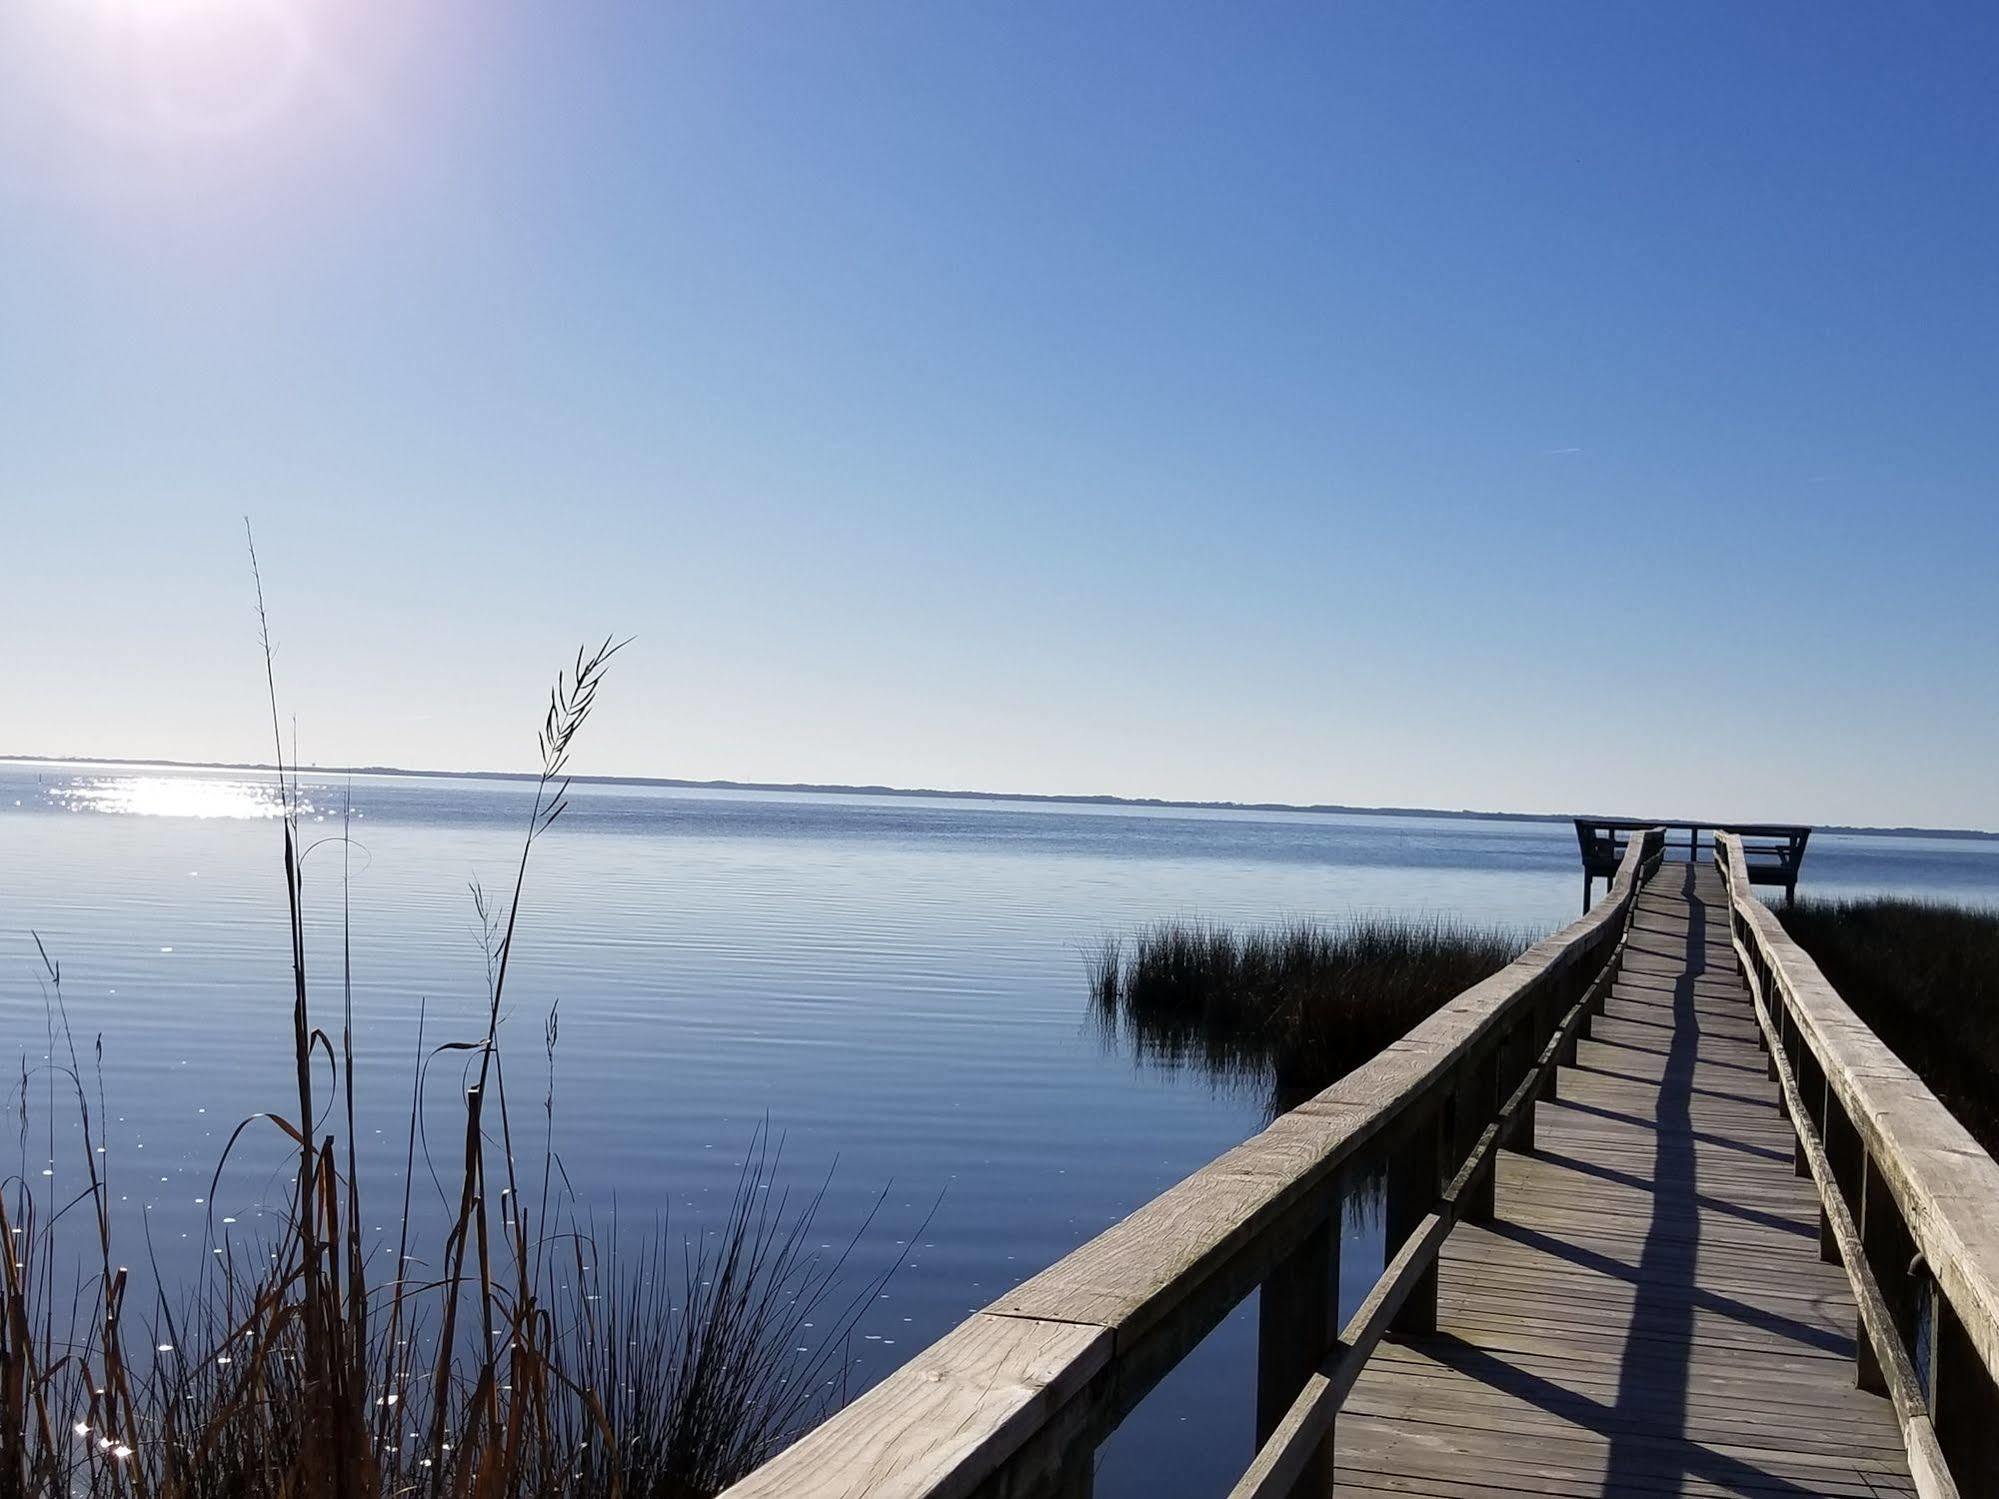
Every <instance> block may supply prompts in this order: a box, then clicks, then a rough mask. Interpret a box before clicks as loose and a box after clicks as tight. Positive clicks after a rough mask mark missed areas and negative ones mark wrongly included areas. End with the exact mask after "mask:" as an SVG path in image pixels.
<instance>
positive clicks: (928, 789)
mask: <svg viewBox="0 0 1999 1499" xmlns="http://www.w3.org/2000/svg"><path fill="white" fill-rule="evenodd" d="M0 764H11V765H118V766H130V767H135V768H144V767H148V766H153V767H158V768H160V769H164V770H256V771H269V772H271V773H272V774H276V773H277V771H278V767H277V766H275V765H272V764H270V763H269V762H268V761H261V760H259V761H250V760H173V759H165V758H157V757H137V758H134V757H127V756H112V755H12V754H7V755H0ZM287 768H288V769H290V770H293V771H296V772H300V773H305V774H311V775H369V776H407V777H429V778H433V779H445V780H461V781H534V780H539V779H540V773H539V772H537V771H532V770H421V769H413V768H411V767H408V766H402V765H294V766H289V767H287ZM567 779H568V780H569V781H571V782H572V783H574V784H577V785H583V786H589V785H599V786H662V787H668V788H674V789H679V790H687V791H784V792H793V793H801V792H802V793H809V794H813V795H819V796H909V797H931V798H934V799H938V800H951V801H993V802H1052V803H1057V804H1061V805H1067V806H1097V807H1105V806H1108V807H1182V808H1186V809H1188V810H1190V811H1209V812H1298V813H1307V814H1311V815H1314V816H1323V817H1334V816H1348V817H1445V818H1458V819H1463V820H1466V821H1478V822H1573V821H1574V820H1575V819H1576V818H1578V817H1584V818H1587V817H1591V816H1599V815H1604V814H1594V813H1579V812H1494V811H1482V810H1479V809H1477V808H1471V807H1458V808H1450V807H1370V806H1357V805H1353V804H1350V803H1345V802H1239V801H1202V800H1194V799H1187V798H1180V797H1164V796H1119V795H1117V794H1115V793H1112V792H1060V791H964V790H948V789H944V788H941V787H933V786H884V785H850V784H846V783H843V782H832V781H826V782H820V781H734V780H726V779H719V778H718V779H709V780H696V779H693V778H690V777H684V776H639V775H609V774H603V775H574V776H570V777H568V778H567ZM1628 820H1631V821H1646V820H1656V821H1659V822H1662V823H1689V822H1698V823H1699V825H1700V826H1702V827H1708V828H1713V827H1717V826H1722V827H1725V826H1727V825H1728V824H1727V821H1726V820H1723V821H1722V822H1720V823H1716V822H1712V821H1708V822H1701V821H1700V819H1697V818H1691V817H1665V818H1658V819H1643V818H1632V819H1628ZM1811 826H1812V827H1813V830H1814V831H1817V832H1827V833H1854V834H1860V835H1863V836H1866V837H1875V838H1890V837H1908V836H1918V835H1919V836H1923V837H1930V838H1966V839H1999V831H1994V830H1991V829H1987V828H1930V827H1918V826H1915V825H1913V824H1901V825H1892V826H1891V825H1870V824H1861V823H1853V824H1847V823H1817V824H1812V825H1811Z"/></svg>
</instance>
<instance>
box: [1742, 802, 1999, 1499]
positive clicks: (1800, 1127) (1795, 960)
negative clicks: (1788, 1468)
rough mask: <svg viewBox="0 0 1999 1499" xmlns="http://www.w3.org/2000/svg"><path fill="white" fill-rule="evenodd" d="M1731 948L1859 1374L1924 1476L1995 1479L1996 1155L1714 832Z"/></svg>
mask: <svg viewBox="0 0 1999 1499" xmlns="http://www.w3.org/2000/svg"><path fill="white" fill-rule="evenodd" d="M1715 864H1716V866H1717V867H1718V868H1719V869H1720V871H1721V876H1722V880H1723V882H1724V884H1725V885H1726V886H1727V888H1728V892H1729V905H1730V923H1729V924H1730V927H1731V929H1732V930H1733V933H1734V940H1735V952H1736V957H1737V959H1738V960H1739V961H1740V963H1741V964H1742V971H1743V975H1744V977H1745V978H1746V979H1747V981H1748V984H1749V989H1750V993H1751V995H1752V997H1753V999H1754V1001H1755V1005H1756V1018H1757V1021H1758V1022H1759V1024H1760V1025H1761V1026H1762V1030H1763V1041H1764V1045H1765V1047H1766V1049H1767V1050H1768V1051H1769V1053H1770V1075H1771V1076H1772V1077H1773V1078H1775V1079H1776V1080H1777V1082H1778V1083H1779V1085H1780V1088H1781V1094H1780V1102H1779V1107H1780V1108H1782V1109H1783V1110H1784V1111H1785V1113H1786V1114H1787V1116H1788V1117H1789V1118H1790V1119H1791V1121H1792V1123H1793V1124H1794V1125H1795V1126H1796V1128H1797V1135H1798V1148H1797V1169H1798V1174H1799V1175H1801V1176H1803V1175H1809V1176H1810V1177H1811V1178H1812V1181H1813V1182H1814V1184H1815V1185H1816V1186H1817V1187H1818V1192H1819V1201H1820V1217H1819V1250H1820V1253H1821V1254H1822V1255H1823V1256H1824V1257H1825V1258H1826V1259H1828V1260H1837V1261H1839V1262H1840V1263H1842V1264H1844V1265H1845V1267H1846V1271H1847V1275H1848V1278H1849V1279H1850V1280H1851V1281H1852V1282H1853V1295H1854V1300H1855V1301H1856V1303H1857V1304H1858V1307H1859V1321H1860V1326H1859V1328H1858V1330H1857V1333H1856V1337H1855V1342H1856V1345H1857V1348H1858V1366H1859V1367H1858V1370H1857V1378H1858V1381H1859V1383H1860V1385H1861V1387H1862V1388H1863V1389H1869V1390H1872V1391H1874V1392H1875V1393H1877V1394H1883V1395H1886V1396H1888V1397H1889V1398H1890V1399H1891V1400H1893V1401H1894V1404H1895V1415H1896V1418H1897V1420H1898V1421H1899V1423H1900V1425H1901V1428H1902V1439H1903V1442H1904V1444H1905V1445H1906V1446H1907V1448H1908V1452H1909V1466H1910V1470H1911V1472H1912V1474H1913V1476H1914V1478H1915V1483H1916V1491H1917V1493H1919V1494H1922V1495H1924V1496H1926V1499H1931V1496H1953V1495H1956V1494H1958V1493H1960V1492H1962V1493H1964V1494H1966V1495H1986V1494H1994V1493H1999V1164H1995V1163H1994V1161H1993V1160H1992V1158H1991V1156H1989V1155H1987V1154H1986V1153H1985V1151H1983V1150H1982V1149H1980V1148H1979V1145H1978V1142H1977V1141H1976V1140H1974V1139H1972V1137H1971V1135H1970V1133H1969V1132H1968V1131H1967V1130H1966V1129H1965V1128H1964V1126H1963V1125H1961V1124H1959V1123H1958V1122H1957V1120H1955V1119H1954V1118H1952V1117H1951V1115H1950V1113H1949V1112H1948V1111H1947V1110H1946V1109H1945V1108H1944V1106H1943V1105H1942V1104H1941V1103H1939V1102H1938V1101H1937V1099H1936V1096H1935V1095H1934V1094H1932V1093H1931V1092H1930V1090H1929V1089H1928V1088H1926V1087H1924V1086H1923V1084H1922V1082H1921V1080H1920V1079H1918V1078H1917V1076H1916V1075H1915V1073H1913V1072H1911V1071H1910V1070H1909V1069H1908V1067H1906V1066H1904V1065H1903V1064H1902V1062H1901V1061H1900V1060H1898V1059H1897V1058H1896V1056H1895V1055H1894V1053H1892V1052H1891V1051H1889V1050H1888V1048H1887V1047H1886V1046H1884V1045H1883V1044H1882V1043H1881V1041H1880V1040H1879V1039H1877V1038H1876V1037H1875V1035H1874V1033H1873V1032H1872V1031H1871V1030H1869V1029H1868V1028H1867V1026H1866V1025H1865V1024H1864V1023H1863V1022H1862V1021H1861V1020H1860V1018H1859V1017H1858V1016H1856V1015H1855V1014H1854V1013H1853V1011H1852V1010H1850V1009H1848V1008H1847V1005H1846V1002H1845V1001H1844V1000H1842V999H1841V998H1840V996H1839V993H1838V991H1837V990H1835V989H1834V988H1833V987H1832V985H1831V984H1829V983H1827V982H1826V980H1825V975H1824V974H1822V973H1820V972H1819V968H1818V965H1817V964H1816V963H1814V962H1813V961H1812V960H1811V958H1810V957H1809V956H1807V955H1806V953H1805V951H1804V949H1802V948H1801V947H1799V946H1798V945H1797V944H1796V943H1795V942H1793V941H1792V940H1791V939H1790V938H1789V937H1788V936H1786V935H1785V933H1784V929H1783V926H1782V925H1781V924H1780V923H1779V922H1778V920H1777V918H1776V916H1775V915H1773V914H1772V913H1771V912H1770V910H1769V909H1768V908H1767V907H1765V906H1764V904H1763V903H1762V902H1761V901H1760V900H1758V899H1757V898H1756V897H1755V895H1754V894H1753V893H1752V892H1751V889H1750V882H1749V870H1748V867H1747V864H1746V861H1745V859H1744V854H1743V846H1742V840H1741V838H1739V837H1737V836H1735V835H1732V834H1723V835H1721V836H1720V837H1718V838H1717V839H1716V840H1715Z"/></svg>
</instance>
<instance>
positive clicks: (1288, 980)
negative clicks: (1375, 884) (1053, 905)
mask: <svg viewBox="0 0 1999 1499" xmlns="http://www.w3.org/2000/svg"><path fill="white" fill-rule="evenodd" d="M1526 946H1527V939H1526V938H1525V937H1524V936H1523V935H1520V934H1517V933H1512V932H1507V931H1499V930H1488V929H1482V928H1477V927H1471V926H1466V925H1463V924H1461V923H1457V922H1453V921H1446V920H1435V921H1427V922H1425V921H1400V920H1390V919H1384V918H1374V917H1363V918H1357V919H1355V920H1352V921H1348V922H1344V923H1338V924H1329V923H1326V922H1320V921H1294V922H1289V923H1285V924H1283V925H1278V926H1258V927H1248V928H1241V929H1238V928H1233V927H1228V926H1223V925H1219V924H1215V923H1209V922H1199V921H1163V922H1158V923H1155V924H1154V925H1152V926H1149V927H1146V928H1144V929H1143V930H1141V931H1139V932H1138V933H1137V934H1136V935H1135V936H1133V937H1131V938H1129V939H1124V938H1118V937H1108V938H1105V939H1104V940H1103V942H1102V943H1101V944H1100V945H1098V946H1097V947H1096V948H1093V949H1092V950H1090V951H1089V952H1088V953H1086V954H1085V966H1086V969H1087V977H1088V982H1089V986H1090V993H1091V998H1092V1002H1093V1007H1094V1009H1095V1012H1096V1015H1097V1017H1098V1021H1099V1023H1100V1025H1101V1027H1102V1029H1103V1031H1104V1033H1105V1035H1106V1036H1107V1037H1108V1038H1109V1039H1111V1040H1113V1041H1122V1042H1126V1043H1128V1044H1130V1045H1132V1046H1133V1047H1134V1048H1135V1049H1136V1051H1137V1052H1138V1054H1139V1055H1140V1056H1141V1057H1144V1058H1146V1059H1149V1060H1154V1061H1161V1062H1166V1063H1170V1064H1176V1065H1180V1064H1193V1065H1198V1066H1200V1067H1202V1068H1204V1069H1205V1070H1206V1071H1207V1072H1208V1073H1209V1074H1210V1075H1211V1076H1213V1077H1216V1078H1218V1079H1221V1080H1224V1081H1229V1082H1247V1083H1250V1084H1252V1085H1267V1086H1269V1087H1270V1088H1271V1090H1272V1092H1271V1098H1272V1103H1271V1109H1272V1112H1273V1113H1275V1112H1279V1111H1281V1110H1282V1109H1283V1108H1285V1107H1289V1106H1290V1105H1291V1104H1293V1103H1295V1102H1297V1101H1298V1100H1299V1099H1301V1098H1302V1097H1306V1096H1309V1095H1310V1094H1312V1093H1315V1092H1317V1091H1318V1090H1319V1089H1321V1088H1324V1087H1326V1086H1328V1085H1329V1084H1331V1083H1333V1082H1335V1081H1337V1080H1338V1079H1339V1078H1340V1077H1342V1076H1343V1075H1345V1074H1346V1073H1347V1072H1350V1071H1351V1070H1352V1069H1353V1068H1355V1067H1357V1066H1359V1065H1360V1064H1361V1063H1362V1062H1365V1061H1366V1060H1367V1059H1368V1058H1370V1057H1372V1056H1373V1055H1375V1053H1377V1052H1378V1051H1380V1050H1381V1049H1382V1048H1383V1047H1384V1046H1387V1045H1389V1044H1390V1043H1391V1042H1393V1041H1395V1040H1397V1039H1398V1038H1400V1037H1401V1036H1403V1035H1404V1034H1406V1033H1407V1032H1408V1030H1409V1029H1410V1027H1412V1026H1413V1025H1415V1024H1416V1023H1417V1022H1418V1021H1420V1020H1422V1019H1423V1018H1425V1017H1426V1016H1428V1015H1430V1014H1432V1013H1433V1012H1435V1011H1436V1010H1437V1009H1438V1008H1440V1007H1441V1006H1442V1005H1443V1004H1445V1003H1446V1002H1447V1001H1449V1000H1450V999H1451V998H1453V997H1454V996H1455V995H1457V994H1459V993H1461V992H1462V991H1464V990H1465V989H1468V988H1470V987H1471V986H1472V985H1473V984H1475V983H1477V982H1478V981H1479V980H1481V979H1483V978H1486V977H1487V976H1488V975H1490V974H1492V973H1495V972H1497V971H1498V970H1499V969H1500V968H1502V967H1504V966H1505V965H1506V964H1507V963H1509V962H1511V961H1512V960H1513V959H1514V958H1515V957H1517V956H1518V955H1519V954H1520V953H1521V951H1522V950H1524V948H1525V947H1526Z"/></svg>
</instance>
